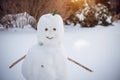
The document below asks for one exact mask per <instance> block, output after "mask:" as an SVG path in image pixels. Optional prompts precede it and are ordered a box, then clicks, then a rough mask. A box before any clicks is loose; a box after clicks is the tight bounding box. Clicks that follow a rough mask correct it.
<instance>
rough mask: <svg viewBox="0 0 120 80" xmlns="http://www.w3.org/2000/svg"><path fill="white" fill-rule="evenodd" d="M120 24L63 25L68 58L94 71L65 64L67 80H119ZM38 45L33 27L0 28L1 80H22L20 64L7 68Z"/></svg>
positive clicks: (118, 22) (72, 64)
mask: <svg viewBox="0 0 120 80" xmlns="http://www.w3.org/2000/svg"><path fill="white" fill-rule="evenodd" d="M119 41H120V21H117V22H114V23H113V25H111V26H108V27H104V26H99V25H98V26H96V27H94V28H81V27H79V26H75V27H73V26H72V25H69V26H65V36H64V47H65V49H66V52H67V54H68V56H69V57H70V58H72V59H74V60H76V61H77V62H79V63H81V64H83V65H85V66H86V67H88V68H90V69H92V70H93V71H94V72H92V73H91V72H88V71H87V70H85V69H83V68H81V67H79V66H78V65H76V64H74V63H72V62H70V61H69V62H68V80H120V64H119V61H120V42H119ZM36 43H37V32H36V31H35V30H33V29H32V28H30V27H29V28H24V29H8V30H5V29H3V28H0V80H25V79H24V77H23V76H22V73H21V64H22V62H23V61H21V62H20V63H18V64H17V65H16V66H14V67H13V68H12V69H9V65H10V64H11V63H13V62H14V61H15V60H17V59H19V58H20V57H21V56H23V55H24V54H26V53H27V51H28V50H29V48H31V47H32V46H33V45H35V44H36Z"/></svg>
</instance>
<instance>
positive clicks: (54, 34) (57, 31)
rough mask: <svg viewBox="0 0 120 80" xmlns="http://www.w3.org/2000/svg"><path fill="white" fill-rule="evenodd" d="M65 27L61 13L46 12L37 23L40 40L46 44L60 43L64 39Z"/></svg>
mask: <svg viewBox="0 0 120 80" xmlns="http://www.w3.org/2000/svg"><path fill="white" fill-rule="evenodd" d="M63 35H64V28H63V20H62V18H61V16H60V15H58V14H55V15H52V14H45V15H43V16H41V17H40V19H39V21H38V24H37V37H38V42H39V43H40V44H44V45H60V44H61V43H62V41H63Z"/></svg>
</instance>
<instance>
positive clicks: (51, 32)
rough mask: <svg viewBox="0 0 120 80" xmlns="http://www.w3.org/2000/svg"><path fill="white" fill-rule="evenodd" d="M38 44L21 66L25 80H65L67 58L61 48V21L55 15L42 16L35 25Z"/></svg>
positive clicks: (62, 32) (59, 17) (29, 52)
mask: <svg viewBox="0 0 120 80" xmlns="http://www.w3.org/2000/svg"><path fill="white" fill-rule="evenodd" d="M37 31H38V32H37V35H38V43H37V44H36V45H35V46H33V47H32V48H31V49H30V50H29V51H28V52H27V57H26V58H25V60H24V62H23V65H22V73H23V76H24V77H25V79H26V80H66V77H67V76H66V73H67V72H66V70H67V68H66V67H67V56H66V55H65V54H66V52H65V51H64V48H63V34H64V29H63V21H62V18H61V16H59V15H57V14H55V15H52V14H45V15H43V16H42V17H41V18H40V20H39V22H38V25H37Z"/></svg>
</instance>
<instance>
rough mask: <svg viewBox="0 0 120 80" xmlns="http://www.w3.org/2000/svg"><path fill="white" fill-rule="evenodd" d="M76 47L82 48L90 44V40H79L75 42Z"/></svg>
mask: <svg viewBox="0 0 120 80" xmlns="http://www.w3.org/2000/svg"><path fill="white" fill-rule="evenodd" d="M73 45H74V47H75V48H76V49H81V48H85V47H88V46H89V42H88V41H86V40H77V41H75V43H74V44H73Z"/></svg>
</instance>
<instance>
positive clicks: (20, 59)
mask: <svg viewBox="0 0 120 80" xmlns="http://www.w3.org/2000/svg"><path fill="white" fill-rule="evenodd" d="M26 56H27V55H24V56H23V57H21V58H19V59H18V60H16V61H15V62H14V63H12V64H11V65H10V66H9V68H10V69H11V68H12V67H13V66H15V65H16V64H17V63H19V62H20V61H22V60H23V59H25V57H26ZM67 59H68V60H69V61H71V62H73V63H75V64H77V65H78V66H80V67H82V68H84V69H86V70H87V71H89V72H93V71H92V70H91V69H89V68H87V67H85V66H84V65H82V64H80V63H78V62H77V61H75V60H73V59H71V58H69V57H68V58H67Z"/></svg>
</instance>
